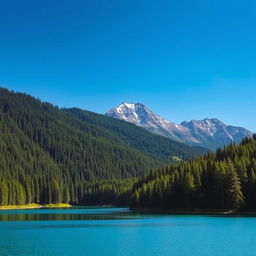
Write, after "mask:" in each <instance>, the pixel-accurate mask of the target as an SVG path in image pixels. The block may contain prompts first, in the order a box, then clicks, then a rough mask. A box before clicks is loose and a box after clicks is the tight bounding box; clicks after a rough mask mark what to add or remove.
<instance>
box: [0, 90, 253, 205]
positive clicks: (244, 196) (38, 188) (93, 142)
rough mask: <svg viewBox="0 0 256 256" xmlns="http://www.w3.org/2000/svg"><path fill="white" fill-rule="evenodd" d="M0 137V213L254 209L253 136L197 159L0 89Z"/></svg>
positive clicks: (109, 122) (174, 146)
mask: <svg viewBox="0 0 256 256" xmlns="http://www.w3.org/2000/svg"><path fill="white" fill-rule="evenodd" d="M0 133H1V136H0V205H21V204H30V203H38V204H47V203H48V204H49V203H71V204H74V205H75V204H81V205H92V204H98V205H102V204H114V205H125V206H127V205H129V206H130V207H132V208H157V209H234V210H255V209H256V201H255V195H256V135H254V137H253V138H245V139H244V140H243V141H242V142H241V144H239V145H237V144H232V145H229V146H225V147H224V148H220V149H218V150H217V151H216V152H215V153H214V152H208V153H206V154H203V155H202V153H203V152H199V151H201V150H202V149H200V150H199V151H196V150H195V149H193V148H191V147H189V146H186V145H184V144H181V143H178V142H174V141H172V140H170V139H167V138H164V137H160V136H157V135H154V134H152V133H150V132H147V131H146V130H144V129H142V128H139V127H136V126H135V125H133V124H129V123H126V122H124V121H120V120H117V119H112V118H110V117H107V116H103V115H100V114H96V113H93V112H88V111H84V110H81V109H77V108H72V109H59V108H58V107H56V106H53V105H51V104H49V103H43V102H41V101H40V100H37V99H35V98H33V97H31V96H29V95H26V94H22V93H14V92H11V91H8V90H6V89H4V88H1V89H0ZM173 159H180V160H181V161H177V160H176V161H174V160H173Z"/></svg>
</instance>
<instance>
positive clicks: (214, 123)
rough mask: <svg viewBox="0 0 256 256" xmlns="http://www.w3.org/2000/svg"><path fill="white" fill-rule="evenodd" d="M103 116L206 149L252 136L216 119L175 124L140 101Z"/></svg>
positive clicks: (117, 108)
mask: <svg viewBox="0 0 256 256" xmlns="http://www.w3.org/2000/svg"><path fill="white" fill-rule="evenodd" d="M106 115H107V116H110V117H113V118H118V119H121V120H124V121H126V122H130V123H133V124H135V125H137V126H140V127H143V128H145V129H147V130H148V131H150V132H153V133H155V134H158V135H162V136H165V137H169V138H171V139H173V140H176V141H179V142H184V143H186V144H189V145H193V146H195V145H196V146H203V147H208V148H210V149H215V148H217V147H220V146H223V145H226V144H229V143H231V142H240V141H241V140H242V139H243V138H244V137H251V136H252V132H250V131H248V130H246V129H245V128H242V127H235V126H231V125H225V124H224V123H223V122H222V121H220V120H218V119H217V118H205V119H203V120H192V121H189V122H187V121H184V122H182V123H181V124H176V123H173V122H170V121H168V120H166V119H165V118H163V117H161V116H159V115H157V114H155V113H154V112H153V111H151V110H150V109H149V108H147V107H146V106H145V105H144V104H142V103H127V102H124V103H122V104H121V105H119V106H118V107H116V108H113V109H111V110H109V111H108V112H107V113H106Z"/></svg>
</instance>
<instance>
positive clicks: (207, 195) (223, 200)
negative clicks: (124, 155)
mask: <svg viewBox="0 0 256 256" xmlns="http://www.w3.org/2000/svg"><path fill="white" fill-rule="evenodd" d="M132 193H133V195H132V203H131V204H132V207H138V208H160V209H202V208H208V209H235V210H237V209H243V210H245V209H246V210H255V209H256V198H255V195H256V135H254V137H253V138H252V139H244V140H243V142H242V143H241V144H240V145H230V146H227V147H225V148H224V149H218V150H217V152H216V153H209V154H208V155H206V156H203V157H200V158H197V159H194V160H191V161H189V162H187V163H180V164H176V165H171V166H167V167H165V168H161V169H159V170H158V171H154V172H151V173H150V174H148V175H146V176H144V177H143V178H141V179H139V181H138V182H136V184H135V185H134V187H133V192H132Z"/></svg>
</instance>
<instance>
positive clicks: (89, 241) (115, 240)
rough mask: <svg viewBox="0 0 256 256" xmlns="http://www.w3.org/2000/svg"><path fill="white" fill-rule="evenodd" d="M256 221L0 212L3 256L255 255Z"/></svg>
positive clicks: (99, 211) (88, 210) (86, 211)
mask: <svg viewBox="0 0 256 256" xmlns="http://www.w3.org/2000/svg"><path fill="white" fill-rule="evenodd" d="M255 234H256V218H253V217H218V216H198V215H197V216H193V215H152V214H151V215H149V214H135V213H133V212H131V211H130V210H129V209H126V208H94V207H77V208H71V209H34V210H8V211H0V255H1V256H12V255H15V256H20V255H24V256H30V255H33V256H34V255H36V256H66V255H70V256H76V255H78V256H79V255H85V256H96V255H97V256H142V255H147V256H153V255H155V256H167V255H171V256H177V255H179V256H193V255H195V256H201V255H202V256H208V255H209V256H215V255H216V256H220V255H225V256H238V255H239V256H246V255H248V256H252V255H254V254H256V243H255V241H256V240H255V239H256V238H255Z"/></svg>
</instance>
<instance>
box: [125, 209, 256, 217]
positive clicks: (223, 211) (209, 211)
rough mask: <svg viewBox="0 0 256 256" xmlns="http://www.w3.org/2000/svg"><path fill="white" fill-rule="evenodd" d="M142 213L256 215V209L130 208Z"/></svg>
mask: <svg viewBox="0 0 256 256" xmlns="http://www.w3.org/2000/svg"><path fill="white" fill-rule="evenodd" d="M130 210H132V211H133V212H134V213H141V214H173V215H214V216H256V211H234V210H229V209H220V210H215V209H154V208H147V209H143V208H130Z"/></svg>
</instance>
